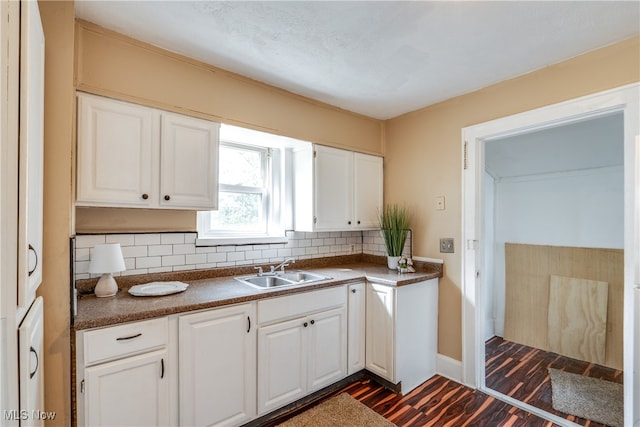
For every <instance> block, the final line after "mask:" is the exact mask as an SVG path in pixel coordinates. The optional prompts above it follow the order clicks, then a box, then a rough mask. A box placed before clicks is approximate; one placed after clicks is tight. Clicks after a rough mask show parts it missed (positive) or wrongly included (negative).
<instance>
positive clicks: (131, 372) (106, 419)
mask: <svg viewBox="0 0 640 427" xmlns="http://www.w3.org/2000/svg"><path fill="white" fill-rule="evenodd" d="M167 366H168V364H167V351H166V350H160V351H155V352H152V353H146V354H142V355H139V356H133V357H127V358H125V359H122V360H118V361H115V362H110V363H103V364H101V365H96V366H92V367H90V368H86V369H85V371H84V374H85V376H84V378H85V384H84V393H85V424H86V425H88V426H92V427H93V426H125V425H126V426H165V425H169V379H168V375H167V372H165V370H166V367H167Z"/></svg>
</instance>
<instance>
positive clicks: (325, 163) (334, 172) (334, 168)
mask: <svg viewBox="0 0 640 427" xmlns="http://www.w3.org/2000/svg"><path fill="white" fill-rule="evenodd" d="M315 151H316V158H315V176H314V178H315V208H316V213H315V217H316V230H317V231H327V230H347V229H349V228H351V227H352V222H353V218H352V211H353V206H352V205H353V153H352V152H350V151H346V150H339V149H336V148H329V147H323V146H320V145H317V146H316V147H315Z"/></svg>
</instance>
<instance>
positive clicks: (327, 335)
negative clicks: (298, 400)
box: [307, 307, 347, 392]
mask: <svg viewBox="0 0 640 427" xmlns="http://www.w3.org/2000/svg"><path fill="white" fill-rule="evenodd" d="M346 315H347V313H346V309H345V308H344V307H342V308H336V309H333V310H327V311H323V312H321V313H317V314H314V315H311V316H309V317H308V325H309V326H308V327H307V334H308V335H309V354H308V371H309V374H308V375H309V376H308V387H307V392H312V391H316V390H319V389H321V388H322V387H325V386H327V385H329V384H332V383H334V382H336V381H338V380H340V379H342V378H344V377H346V376H347V322H346V320H347V319H346Z"/></svg>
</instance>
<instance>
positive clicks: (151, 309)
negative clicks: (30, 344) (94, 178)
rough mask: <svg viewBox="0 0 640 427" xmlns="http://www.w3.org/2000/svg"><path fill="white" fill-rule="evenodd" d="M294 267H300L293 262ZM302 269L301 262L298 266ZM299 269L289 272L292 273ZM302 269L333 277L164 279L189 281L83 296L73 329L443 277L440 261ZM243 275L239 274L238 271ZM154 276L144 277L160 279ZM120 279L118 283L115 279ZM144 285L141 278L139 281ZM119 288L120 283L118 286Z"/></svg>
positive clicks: (354, 264)
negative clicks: (160, 289)
mask: <svg viewBox="0 0 640 427" xmlns="http://www.w3.org/2000/svg"><path fill="white" fill-rule="evenodd" d="M296 267H298V266H296ZM300 267H301V269H302V267H303V266H300ZM296 269H297V268H293V269H291V270H293V271H295V270H296ZM304 270H306V271H310V272H313V273H320V274H323V275H326V276H329V277H331V278H332V279H330V280H324V281H320V282H315V283H310V284H307V285H294V286H289V287H286V288H274V289H268V290H261V289H256V288H253V287H251V286H249V285H246V284H243V283H240V282H238V281H236V280H235V279H234V278H233V276H225V277H213V278H204V279H196V280H189V277H188V276H187V277H186V278H185V279H184V280H181V279H180V278H177V277H175V275H172V276H171V277H167V278H166V279H164V280H181V281H183V282H185V283H188V284H189V288H188V289H187V290H186V291H184V292H181V293H178V294H173V295H166V296H157V297H135V296H132V295H130V294H129V293H128V292H127V289H121V290H120V291H119V292H118V294H117V295H116V296H115V297H111V298H96V297H95V296H93V295H88V296H87V295H85V296H83V297H81V298H80V299H79V300H78V314H77V316H76V317H75V321H74V324H73V328H74V329H75V330H81V329H88V328H95V327H100V326H108V325H114V324H118V323H124V322H130V321H134V320H142V319H149V318H153V317H160V316H166V315H170V314H175V313H183V312H187V311H191V310H199V309H204V308H211V307H220V306H224V305H230V304H237V303H242V302H247V301H254V300H259V299H263V298H270V297H275V296H281V295H289V294H294V293H298V292H306V291H310V290H315V289H320V288H326V287H330V286H338V285H342V284H345V283H353V282H357V281H359V280H363V279H367V280H368V281H370V282H374V283H380V284H384V285H389V286H405V285H410V284H412V283H416V282H421V281H424V280H428V279H433V278H437V277H442V265H433V264H428V263H427V264H426V265H421V266H420V268H417V270H418V271H417V272H416V273H403V274H399V273H396V272H393V271H391V270H389V269H387V267H386V266H383V265H380V264H379V263H373V262H366V261H361V262H356V263H347V264H340V265H336V266H335V267H320V268H317V267H316V268H313V267H312V266H310V268H304ZM241 274H242V273H240V275H241ZM158 280H159V279H158V278H157V277H153V278H151V280H146V281H147V282H151V281H158ZM119 282H120V281H119ZM141 283H144V282H141ZM121 286H122V285H121Z"/></svg>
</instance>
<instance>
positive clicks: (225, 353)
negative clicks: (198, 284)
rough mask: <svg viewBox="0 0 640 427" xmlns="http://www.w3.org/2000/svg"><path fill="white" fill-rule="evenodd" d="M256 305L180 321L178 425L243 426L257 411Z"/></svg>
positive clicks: (214, 311)
mask: <svg viewBox="0 0 640 427" xmlns="http://www.w3.org/2000/svg"><path fill="white" fill-rule="evenodd" d="M254 318H255V316H254V314H253V304H243V305H239V306H236V307H229V308H222V309H216V310H210V311H205V312H201V313H196V314H189V315H185V316H181V317H180V319H179V322H178V323H179V343H180V344H179V354H180V359H179V360H180V362H179V365H180V366H179V369H180V424H181V425H188V426H196V425H197V426H212V425H216V426H224V425H240V424H243V423H244V422H246V421H248V420H250V419H251V418H253V417H254V416H255V412H256V398H255V389H256V368H255V366H256V333H255V328H254V327H252V326H251V320H252V319H254Z"/></svg>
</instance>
